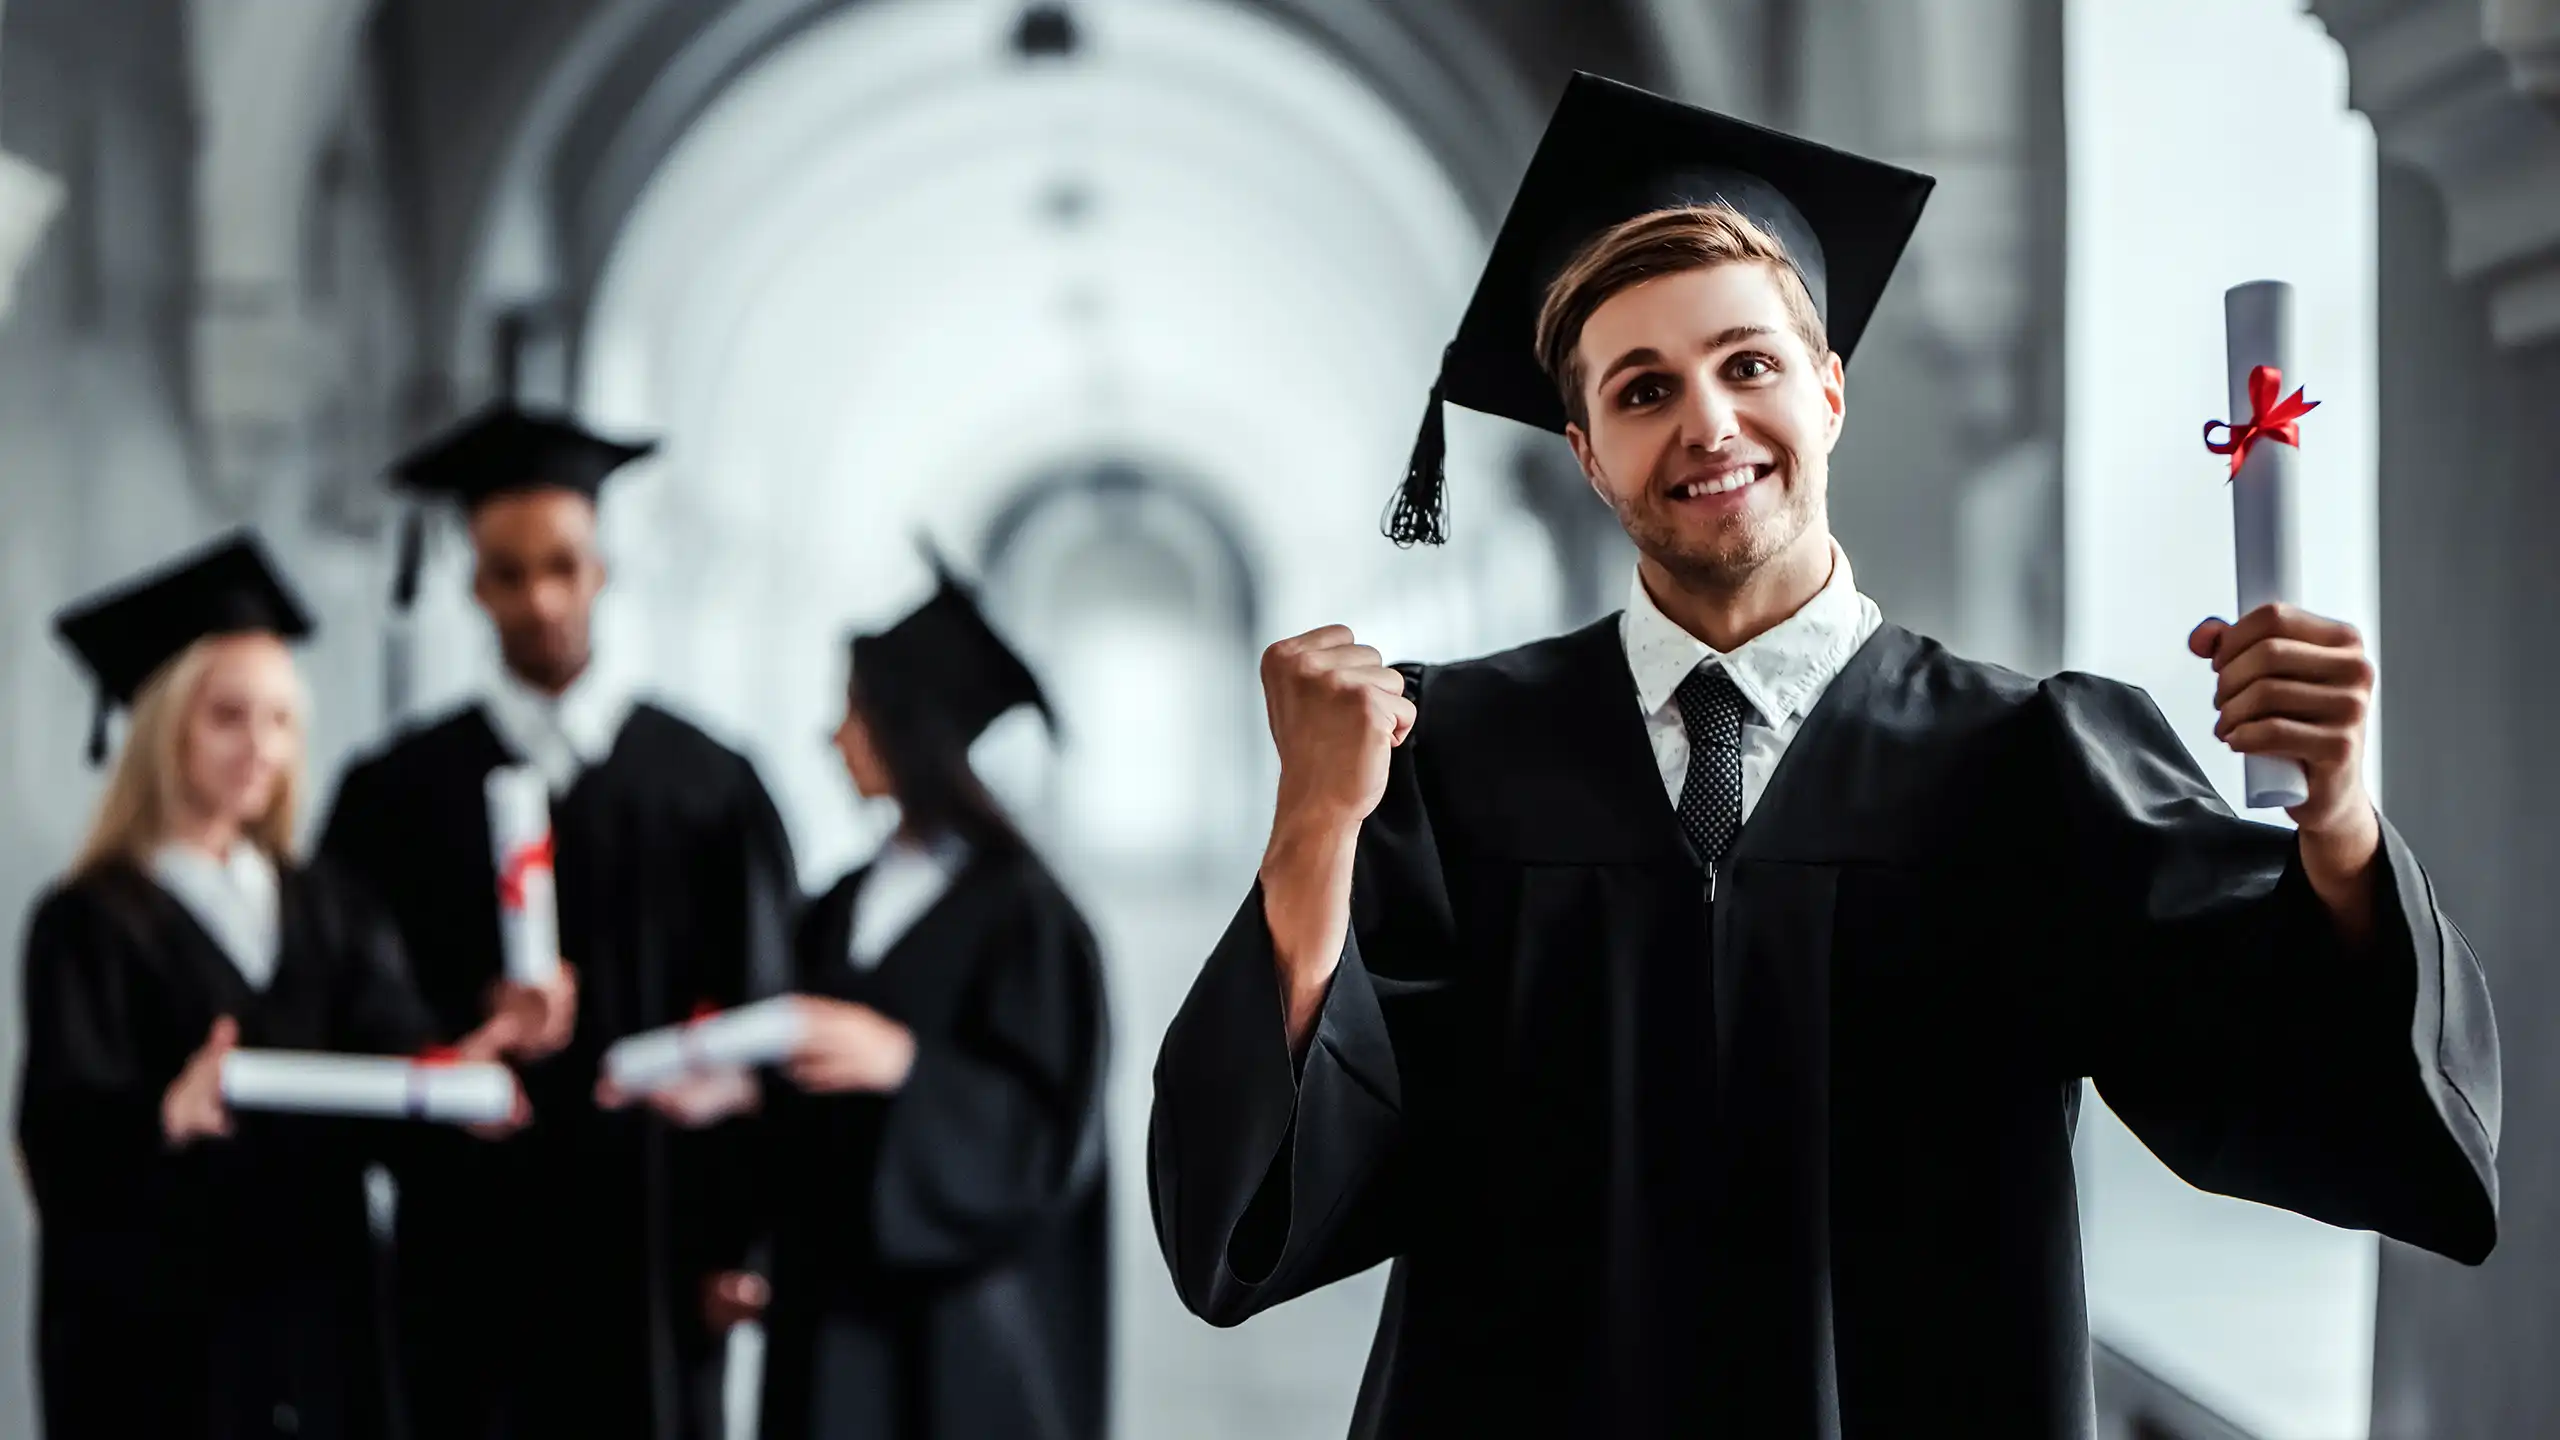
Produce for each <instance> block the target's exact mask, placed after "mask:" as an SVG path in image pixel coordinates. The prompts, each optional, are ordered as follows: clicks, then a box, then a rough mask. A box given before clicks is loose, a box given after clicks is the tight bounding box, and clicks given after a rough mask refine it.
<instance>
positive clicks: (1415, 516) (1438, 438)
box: [1380, 358, 1449, 548]
mask: <svg viewBox="0 0 2560 1440" xmlns="http://www.w3.org/2000/svg"><path fill="white" fill-rule="evenodd" d="M1445 363H1446V361H1445V358H1444V360H1443V364H1444V365H1445ZM1447 450H1448V439H1447V437H1446V435H1445V434H1444V433H1443V431H1442V427H1441V423H1440V382H1439V381H1438V380H1434V381H1432V382H1431V401H1430V403H1429V404H1428V405H1426V406H1425V407H1424V408H1423V411H1422V429H1421V432H1420V433H1418V434H1416V435H1415V436H1414V437H1413V459H1412V460H1411V461H1410V462H1408V463H1407V464H1406V466H1405V471H1404V484H1403V485H1402V486H1401V487H1399V488H1398V489H1397V491H1396V498H1395V501H1394V503H1393V504H1391V505H1389V506H1388V507H1387V518H1386V521H1385V523H1384V524H1383V525H1382V526H1381V527H1380V528H1381V529H1383V530H1385V531H1386V535H1387V538H1388V539H1390V540H1393V541H1394V542H1396V544H1397V545H1399V546H1403V547H1406V548H1410V547H1412V546H1414V545H1417V544H1419V545H1443V544H1446V543H1448V539H1449V500H1448V493H1447V492H1448V479H1447V477H1446V476H1445V475H1443V474H1442V473H1441V472H1442V464H1441V462H1442V461H1443V459H1444V458H1446V454H1447Z"/></svg>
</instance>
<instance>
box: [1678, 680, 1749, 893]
mask: <svg viewBox="0 0 2560 1440" xmlns="http://www.w3.org/2000/svg"><path fill="white" fill-rule="evenodd" d="M1673 698H1674V699H1675V700H1677V701H1678V702H1679V704H1680V721H1681V724H1682V726H1683V727H1684V728H1686V729H1687V730H1688V732H1689V775H1688V778H1687V779H1685V780H1683V781H1681V782H1680V829H1681V832H1682V833H1684V834H1686V835H1687V836H1688V837H1689V843H1690V844H1691V845H1693V846H1696V847H1697V851H1698V859H1699V861H1700V863H1702V864H1704V865H1705V866H1706V867H1707V872H1708V873H1709V874H1710V875H1712V874H1714V873H1715V869H1716V867H1717V866H1718V865H1719V864H1721V863H1722V862H1723V860H1724V852H1725V851H1727V850H1729V849H1731V848H1732V846H1733V837H1734V836H1735V834H1737V833H1738V832H1739V831H1740V830H1741V829H1742V710H1743V706H1744V704H1745V701H1744V700H1743V698H1742V692H1741V691H1740V690H1737V689H1735V688H1734V684H1733V677H1732V676H1730V675H1728V674H1726V673H1725V669H1724V667H1723V666H1722V665H1713V664H1709V665H1700V666H1699V667H1698V668H1697V669H1695V670H1692V671H1690V672H1689V677H1688V678H1687V679H1685V680H1683V681H1681V682H1680V688H1679V689H1678V690H1676V691H1674V692H1673Z"/></svg>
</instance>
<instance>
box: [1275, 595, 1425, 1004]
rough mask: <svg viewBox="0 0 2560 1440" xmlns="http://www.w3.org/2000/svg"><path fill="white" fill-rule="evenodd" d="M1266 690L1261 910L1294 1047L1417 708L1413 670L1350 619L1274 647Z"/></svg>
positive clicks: (1338, 945) (1334, 950) (1337, 952)
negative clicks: (1270, 752) (1386, 655)
mask: <svg viewBox="0 0 2560 1440" xmlns="http://www.w3.org/2000/svg"><path fill="white" fill-rule="evenodd" d="M1262 695H1263V704H1264V708H1265V710H1266V711H1267V712H1268V713H1269V715H1270V719H1271V739H1272V743H1273V744H1274V746H1276V747H1277V748H1278V750H1279V752H1280V795H1279V801H1278V804H1277V805H1276V806H1275V808H1274V811H1273V817H1272V822H1271V845H1270V848H1269V849H1268V850H1266V851H1265V852H1264V853H1263V857H1262V911H1263V919H1264V921H1265V923H1266V924H1268V925H1269V926H1270V929H1271V943H1272V949H1273V952H1274V953H1275V954H1276V955H1277V956H1278V958H1279V967H1280V983H1281V991H1282V995H1283V999H1284V1002H1285V1005H1286V1013H1287V1020H1288V1032H1289V1045H1290V1048H1291V1049H1292V1050H1293V1051H1294V1050H1299V1049H1303V1048H1304V1047H1305V1045H1306V1041H1307V1037H1308V1036H1309V1035H1310V1034H1312V1033H1313V1032H1314V1029H1315V1022H1316V1017H1317V1016H1318V1015H1319V1014H1320V1013H1321V1012H1322V1011H1323V1008H1324V996H1325V991H1326V989H1327V988H1328V987H1329V986H1330V985H1331V984H1332V981H1333V971H1334V967H1335V965H1336V964H1337V963H1339V962H1340V960H1341V956H1342V946H1343V941H1344V939H1345V937H1346V936H1347V935H1348V934H1349V932H1350V929H1351V869H1352V857H1353V855H1354V853H1355V851H1356V850H1357V848H1358V845H1359V840H1360V824H1361V822H1362V821H1364V820H1366V819H1368V818H1369V812H1371V811H1373V810H1375V809H1377V808H1378V801H1379V800H1380V798H1381V797H1383V796H1384V795H1385V794H1386V789H1387V770H1388V760H1389V757H1390V755H1391V753H1392V752H1393V751H1394V749H1395V747H1396V746H1398V745H1401V744H1403V743H1404V738H1405V736H1406V735H1407V734H1409V733H1411V732H1412V729H1413V722H1414V713H1415V712H1414V707H1413V702H1412V701H1411V700H1408V699H1406V698H1405V694H1404V677H1403V676H1402V675H1400V674H1398V673H1397V672H1396V671H1394V670H1392V669H1389V668H1388V667H1387V665H1386V664H1385V663H1384V661H1383V660H1382V659H1381V658H1380V657H1379V655H1378V652H1377V651H1375V650H1372V649H1370V648H1369V647H1368V646H1366V645H1362V644H1360V643H1358V642H1357V641H1356V640H1354V639H1353V638H1352V634H1351V632H1350V630H1348V629H1346V628H1345V627H1343V626H1340V625H1327V626H1325V627H1323V628H1322V629H1319V630H1310V631H1308V632H1307V633H1306V634H1304V635H1297V636H1292V637H1291V638H1289V639H1287V640H1283V641H1280V642H1279V643H1278V644H1276V645H1273V646H1272V647H1271V648H1270V649H1268V650H1266V651H1264V652H1263V655H1262Z"/></svg>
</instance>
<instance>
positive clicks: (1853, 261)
mask: <svg viewBox="0 0 2560 1440" xmlns="http://www.w3.org/2000/svg"><path fill="white" fill-rule="evenodd" d="M1936 184H1937V181H1936V180H1934V179H1932V178H1931V177H1929V176H1927V175H1922V174H1919V173H1917V172H1915V171H1910V170H1905V169H1902V168H1900V167H1898V166H1893V165H1887V164H1883V163H1881V162H1879V161H1875V160H1869V159H1866V158H1864V157H1862V156H1857V155H1851V154H1849V153H1847V152H1845V151H1841V150H1834V149H1831V148H1830V147H1828V146H1824V145H1817V144H1814V143H1813V142H1811V141H1809V140H1800V139H1798V138H1796V137H1795V136H1792V135H1788V134H1784V133H1782V132H1780V131H1776V130H1769V129H1764V128H1762V127H1760V126H1758V125H1752V124H1748V123H1745V122H1744V121H1740V120H1736V119H1733V118H1731V117H1729V116H1724V115H1718V114H1716V113H1715V112H1713V111H1710V110H1701V109H1699V108H1698V107H1696V106H1694V105H1683V104H1681V103H1680V102H1678V101H1676V100H1666V99H1664V98H1662V97H1661V96H1659V95H1652V94H1648V93H1646V92H1645V91H1642V90H1638V89H1636V88H1634V87H1633V86H1629V85H1621V84H1619V83H1618V82H1616V81H1614V80H1604V79H1602V78H1600V77H1599V76H1597V75H1587V74H1580V73H1577V74H1576V75H1575V76H1574V77H1573V79H1572V80H1571V81H1570V82H1569V83H1568V84H1567V85H1566V86H1565V91H1564V99H1563V100H1562V101H1560V102H1558V104H1557V105H1556V111H1555V115H1554V117H1553V118H1551V119H1550V120H1549V121H1548V122H1547V132H1546V135H1545V136H1544V137H1543V138H1541V139H1540V140H1539V142H1538V151H1537V154H1535V155H1534V156H1532V157H1530V160H1529V170H1528V173H1527V174H1525V175H1523V176H1521V178H1520V190H1519V193H1518V194H1517V195H1515V196H1513V197H1512V201H1511V210H1510V213H1509V214H1507V215H1505V216H1504V217H1503V221H1502V231H1501V233H1500V234H1498V235H1497V236H1495V237H1494V242H1493V253H1492V255H1491V256H1490V257H1489V258H1488V259H1487V260H1486V261H1485V267H1484V275H1483V277H1482V278H1481V279H1479V280H1478V281H1477V282H1476V293H1475V298H1474V299H1473V300H1472V301H1470V302H1469V303H1468V305H1467V313H1466V318H1465V319H1463V320H1461V321H1460V322H1459V324H1458V334H1457V338H1456V339H1454V340H1452V341H1451V342H1450V343H1449V348H1448V349H1447V350H1446V351H1445V352H1443V353H1442V355H1441V359H1440V378H1439V380H1438V381H1437V382H1436V383H1434V384H1433V386H1432V387H1431V402H1430V407H1429V408H1428V409H1427V410H1425V411H1424V413H1423V419H1422V431H1421V434H1420V435H1419V436H1417V437H1416V439H1415V441H1414V447H1413V462H1412V464H1411V466H1410V467H1408V469H1407V470H1406V472H1405V481H1404V485H1403V487H1402V488H1401V489H1400V491H1399V492H1398V494H1397V496H1396V499H1395V502H1394V504H1393V505H1392V506H1391V507H1390V508H1389V512H1388V515H1387V519H1386V522H1385V525H1384V529H1385V530H1386V533H1387V537H1388V538H1389V539H1391V540H1394V541H1395V542H1396V543H1397V544H1399V545H1411V544H1414V543H1415V542H1417V541H1420V542H1423V543H1426V544H1432V545H1437V544H1439V543H1440V542H1441V541H1442V540H1444V539H1446V538H1447V530H1448V524H1447V516H1446V513H1445V508H1444V499H1443V496H1442V485H1441V455H1442V449H1443V442H1442V435H1441V423H1440V406H1441V403H1442V402H1443V401H1446V402H1448V403H1450V404H1453V405H1464V406H1466V407H1467V408H1468V409H1470V410H1480V411H1483V412H1484V413H1486V414H1488V415H1500V416H1503V417H1504V418H1506V419H1511V420H1517V421H1519V422H1520V423H1522V424H1524V425H1535V426H1538V427H1539V428H1541V429H1545V430H1553V431H1557V432H1558V433H1561V432H1562V431H1563V430H1564V427H1565V410H1564V404H1563V401H1562V400H1561V399H1560V398H1559V397H1558V396H1557V395H1556V388H1555V382H1554V381H1552V380H1551V379H1549V378H1548V376H1547V373H1546V371H1545V370H1544V369H1543V368H1541V367H1540V365H1539V364H1538V356H1537V329H1538V309H1539V306H1540V305H1541V304H1542V303H1544V301H1545V299H1546V291H1547V285H1548V283H1549V282H1551V281H1552V280H1553V279H1554V278H1555V277H1556V275H1557V274H1558V273H1559V272H1561V271H1562V270H1563V269H1564V267H1565V266H1566V265H1567V264H1568V263H1570V262H1571V261H1572V259H1573V258H1574V256H1575V255H1576V254H1577V253H1579V252H1580V250H1581V249H1582V247H1583V246H1584V245H1585V244H1587V243H1589V242H1590V241H1591V240H1592V239H1594V238H1596V237H1597V236H1598V235H1599V234H1600V233H1601V232H1602V231H1604V230H1607V229H1608V228H1609V227H1610V226H1612V225H1616V224H1618V223H1619V222H1621V221H1625V220H1632V219H1634V218H1635V217H1636V216H1638V215H1643V214H1647V213H1649V212H1651V211H1654V210H1664V209H1670V208H1672V207H1674V206H1680V205H1692V204H1710V203H1717V202H1721V203H1723V204H1725V205H1727V206H1730V207H1731V208H1733V209H1735V210H1738V211H1740V212H1741V213H1742V214H1743V216H1744V217H1746V218H1747V219H1749V220H1751V221H1752V222H1753V223H1755V224H1757V225H1759V226H1760V227H1761V228H1762V229H1764V230H1767V231H1768V232H1769V233H1770V234H1772V235H1774V236H1775V237H1776V238H1777V240H1778V241H1779V243H1780V244H1783V245H1784V246H1786V248H1787V253H1788V255H1789V257H1790V258H1792V259H1793V260H1794V261H1795V263H1796V269H1797V271H1798V272H1799V273H1800V274H1802V275H1803V277H1804V282H1805V288H1806V289H1807V290H1808V291H1810V292H1811V293H1812V296H1813V303H1814V308H1815V310H1816V311H1817V312H1818V313H1819V314H1820V315H1821V316H1822V320H1823V328H1824V329H1825V330H1826V331H1827V332H1828V333H1829V337H1830V340H1831V348H1832V349H1833V350H1835V351H1838V352H1839V354H1840V358H1841V359H1842V360H1843V361H1846V360H1847V359H1848V358H1849V352H1850V351H1851V350H1852V349H1854V348H1856V346H1857V343H1858V337H1859V336H1860V335H1861V334H1863V333H1864V332H1865V330H1866V328H1867V320H1868V318H1869V317H1870V316H1872V315H1873V314H1874V313H1875V308H1876V301H1877V300H1878V299H1879V298H1881V297H1882V296H1883V294H1884V287H1885V282H1886V281H1887V280H1889V279H1891V278H1892V276H1893V270H1894V266H1895V265H1896V264H1897V263H1898V262H1899V261H1900V260H1901V258H1902V251H1903V247H1904V246H1905V245H1906V244H1907V243H1908V242H1909V241H1910V239H1911V232H1912V230H1913V229H1914V228H1915V227H1917V226H1918V224H1919V223H1920V209H1921V207H1922V206H1923V205H1925V204H1926V203H1928V199H1929V192H1930V190H1931V189H1932V188H1933V187H1935V186H1936Z"/></svg>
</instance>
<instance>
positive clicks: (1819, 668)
mask: <svg viewBox="0 0 2560 1440" xmlns="http://www.w3.org/2000/svg"><path fill="white" fill-rule="evenodd" d="M1883 624H1884V613H1883V612H1882V611H1880V610H1878V609H1877V608H1876V602H1874V601H1873V600H1870V599H1868V598H1867V597H1866V596H1864V595H1862V594H1860V593H1858V582H1857V578H1856V577H1855V576H1853V575H1851V574H1850V573H1849V557H1848V556H1847V555H1845V554H1842V553H1841V550H1840V547H1839V546H1838V545H1837V544H1834V545H1833V546H1832V547H1831V578H1830V579H1829V580H1828V581H1826V582H1824V584H1823V587H1822V589H1821V590H1820V591H1819V592H1818V593H1816V594H1815V595H1814V597H1813V598H1812V599H1810V600H1808V601H1806V602H1805V603H1804V606H1803V608H1801V609H1799V610H1797V611H1796V613H1794V614H1793V615H1790V616H1788V617H1787V618H1786V619H1784V620H1781V621H1779V622H1778V623H1777V624H1775V625H1773V626H1770V627H1769V628H1768V629H1766V630H1764V631H1762V632H1760V633H1759V634H1757V635H1754V636H1753V637H1751V638H1750V639H1749V640H1747V641H1745V642H1743V644H1742V647H1741V648H1740V649H1737V650H1735V651H1734V652H1733V653H1732V654H1730V655H1720V654H1718V653H1716V651H1715V650H1714V649H1712V648H1711V647H1709V646H1708V644H1707V642H1705V641H1703V640H1701V639H1699V638H1698V637H1697V636H1695V635H1692V634H1690V633H1689V632H1688V631H1686V630H1683V629H1681V628H1680V627H1679V626H1678V625H1677V624H1675V623H1673V622H1672V620H1671V619H1670V618H1669V617H1668V616H1666V615H1664V614H1663V613H1662V611H1661V610H1660V609H1659V608H1658V607H1656V606H1655V605H1654V603H1653V596H1651V595H1650V594H1648V593H1646V591H1645V588H1644V575H1643V573H1642V572H1641V571H1639V572H1638V573H1637V575H1636V577H1635V579H1634V580H1633V581H1631V582H1630V583H1629V584H1628V587H1627V608H1626V611H1625V613H1624V614H1622V615H1621V616H1619V618H1618V638H1619V640H1620V641H1621V642H1622V643H1623V644H1624V645H1625V646H1626V650H1627V669H1628V670H1629V671H1630V672H1632V673H1633V674H1634V676H1635V682H1636V699H1637V702H1638V703H1639V704H1641V705H1642V706H1643V707H1644V727H1645V735H1646V738H1647V739H1649V740H1651V741H1652V742H1653V759H1654V763H1655V765H1656V766H1658V767H1659V768H1660V769H1661V772H1662V788H1663V790H1664V791H1665V792H1666V793H1667V794H1668V795H1669V796H1670V798H1671V803H1672V804H1673V805H1674V806H1677V805H1678V804H1679V803H1680V789H1681V787H1682V786H1683V785H1684V784H1686V783H1687V782H1688V778H1689V730H1688V727H1687V726H1686V725H1684V724H1682V723H1681V719H1680V705H1679V702H1678V701H1677V700H1676V699H1674V698H1673V697H1674V695H1675V694H1676V692H1677V691H1678V690H1679V688H1680V682H1681V681H1683V680H1685V679H1687V678H1688V677H1689V672H1690V671H1692V670H1695V669H1697V668H1698V667H1699V666H1701V665H1722V666H1723V667H1724V668H1725V673H1726V674H1728V675H1731V676H1732V677H1733V684H1734V688H1735V689H1737V690H1739V691H1741V692H1742V698H1743V700H1744V701H1745V702H1746V705H1747V708H1746V709H1745V710H1744V713H1743V716H1742V815H1743V818H1744V819H1749V818H1750V816H1751V811H1752V807H1754V806H1756V805H1758V804H1759V803H1760V792H1761V791H1762V790H1764V789H1766V788H1768V784H1769V776H1770V773H1771V772H1772V771H1774V770H1776V769H1777V768H1778V758H1779V757H1780V756H1782V755H1784V754H1786V753H1787V743H1788V742H1789V741H1791V740H1793V739H1795V736H1796V731H1797V730H1799V729H1801V728H1802V727H1803V725H1804V717H1805V716H1806V715H1808V714H1810V713H1811V712H1812V710H1813V707H1814V704H1815V702H1817V701H1819V700H1820V699H1821V698H1822V692H1823V691H1825V690H1828V689H1830V688H1831V682H1832V681H1833V680H1835V679H1838V678H1839V675H1840V672H1841V671H1842V670H1843V669H1845V668H1847V666H1848V664H1849V657H1851V656H1853V655H1855V654H1857V653H1858V647H1859V646H1861V645H1864V644H1866V643H1867V639H1868V637H1869V636H1871V635H1873V634H1875V633H1876V631H1877V629H1878V628H1880V627H1881V626H1882V625H1883Z"/></svg>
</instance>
